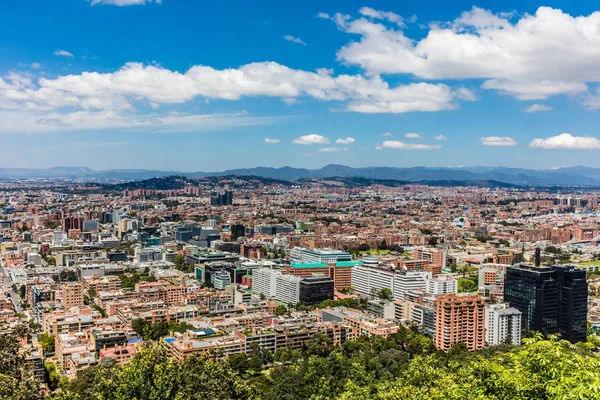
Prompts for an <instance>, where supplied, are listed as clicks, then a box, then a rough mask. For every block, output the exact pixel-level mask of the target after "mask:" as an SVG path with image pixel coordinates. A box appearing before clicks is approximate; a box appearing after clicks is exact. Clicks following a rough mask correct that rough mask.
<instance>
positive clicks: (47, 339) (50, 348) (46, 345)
mask: <svg viewBox="0 0 600 400" xmlns="http://www.w3.org/2000/svg"><path fill="white" fill-rule="evenodd" d="M38 343H39V344H40V346H42V350H43V351H44V357H48V356H51V355H52V354H54V345H55V337H54V335H49V334H48V333H46V332H44V333H42V334H40V335H38Z"/></svg>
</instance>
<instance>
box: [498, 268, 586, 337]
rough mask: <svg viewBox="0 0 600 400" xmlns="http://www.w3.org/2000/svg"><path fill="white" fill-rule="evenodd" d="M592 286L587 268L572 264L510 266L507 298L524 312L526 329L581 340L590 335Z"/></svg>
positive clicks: (506, 279)
mask: <svg viewBox="0 0 600 400" xmlns="http://www.w3.org/2000/svg"><path fill="white" fill-rule="evenodd" d="M587 295H588V287H587V281H586V277H585V271H580V270H576V269H575V268H574V267H572V266H547V267H534V266H529V265H523V264H522V265H516V266H512V267H509V268H507V270H506V278H505V281H504V301H505V302H507V303H508V304H509V305H510V306H511V307H514V308H516V309H517V310H519V311H521V313H522V314H523V315H522V318H521V326H522V329H528V330H534V331H538V332H541V333H542V334H543V335H545V336H547V335H552V334H560V335H561V337H562V338H563V339H566V340H569V341H571V342H578V341H582V340H585V339H586V335H587V325H586V324H587Z"/></svg>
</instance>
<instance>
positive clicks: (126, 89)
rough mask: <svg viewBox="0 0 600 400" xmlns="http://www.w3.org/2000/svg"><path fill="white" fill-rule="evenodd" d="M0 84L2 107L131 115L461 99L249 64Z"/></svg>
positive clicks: (439, 106) (377, 106)
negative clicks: (202, 105)
mask: <svg viewBox="0 0 600 400" xmlns="http://www.w3.org/2000/svg"><path fill="white" fill-rule="evenodd" d="M27 79H28V80H27V81H26V82H25V81H22V80H20V78H18V79H17V80H18V81H19V85H16V86H15V85H14V84H13V82H12V81H13V80H15V79H14V76H10V75H9V76H8V77H5V78H4V80H3V79H2V78H0V108H2V107H4V108H6V107H5V106H4V105H3V104H11V108H19V107H20V108H28V109H31V108H36V109H42V108H46V109H48V108H50V109H52V108H54V109H55V108H60V107H76V108H80V109H84V110H93V109H112V110H123V109H126V110H132V109H135V106H136V104H137V103H140V102H145V103H152V104H154V105H159V104H164V103H168V104H178V103H185V102H188V101H191V100H193V99H194V98H196V97H204V98H206V99H215V98H216V99H225V100H238V99H240V98H242V97H247V96H269V97H279V98H282V99H284V100H285V101H287V102H290V101H292V99H295V98H298V97H301V96H308V97H311V98H313V99H317V100H321V101H341V102H345V104H344V107H345V110H347V111H354V112H362V113H405V112H415V111H429V112H433V111H441V110H451V109H455V108H457V107H458V103H457V100H458V99H460V98H463V97H464V96H463V94H462V91H461V92H457V91H455V90H454V89H452V88H450V87H449V86H448V85H445V84H431V83H410V84H406V85H398V86H395V87H390V86H389V84H388V83H387V82H386V81H384V80H383V79H382V78H381V77H379V76H375V77H370V78H367V77H364V76H361V75H338V76H333V75H332V71H330V70H325V69H321V70H317V71H316V72H309V71H303V70H294V69H291V68H288V67H286V66H284V65H281V64H278V63H275V62H262V63H251V64H246V65H243V66H241V67H239V68H237V69H233V68H230V69H224V70H217V69H214V68H211V67H208V66H202V65H198V66H194V67H192V68H190V69H189V70H187V71H186V72H185V73H181V72H178V71H172V70H169V69H166V68H162V67H160V66H157V65H144V64H141V63H127V64H126V65H124V66H123V67H122V68H120V69H118V70H117V71H115V72H112V73H98V72H83V73H81V74H79V75H66V76H59V77H57V78H53V79H49V78H43V77H42V78H40V79H38V80H37V81H35V80H33V79H31V78H30V77H27Z"/></svg>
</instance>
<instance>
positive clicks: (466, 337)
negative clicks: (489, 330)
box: [434, 294, 485, 351]
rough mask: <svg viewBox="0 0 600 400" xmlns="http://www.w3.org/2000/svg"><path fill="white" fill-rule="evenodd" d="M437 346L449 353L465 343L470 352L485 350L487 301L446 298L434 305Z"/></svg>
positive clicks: (470, 296) (455, 295)
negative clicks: (453, 347) (457, 344)
mask: <svg viewBox="0 0 600 400" xmlns="http://www.w3.org/2000/svg"><path fill="white" fill-rule="evenodd" d="M434 313H435V338H434V340H435V346H436V347H437V348H438V349H440V350H445V351H448V350H450V348H451V347H452V345H453V344H455V343H464V344H465V345H466V346H467V348H468V349H469V351H475V350H481V349H483V348H484V347H485V327H484V314H485V301H484V300H483V298H482V297H481V296H478V295H470V294H460V295H457V294H445V295H442V296H439V297H438V298H437V299H436V301H435V305H434Z"/></svg>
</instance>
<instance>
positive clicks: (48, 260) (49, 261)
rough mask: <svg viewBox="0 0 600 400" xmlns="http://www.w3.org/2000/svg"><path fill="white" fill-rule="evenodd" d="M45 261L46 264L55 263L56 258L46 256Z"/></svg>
mask: <svg viewBox="0 0 600 400" xmlns="http://www.w3.org/2000/svg"><path fill="white" fill-rule="evenodd" d="M46 262H47V263H48V265H56V258H54V257H51V256H49V257H46Z"/></svg>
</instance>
